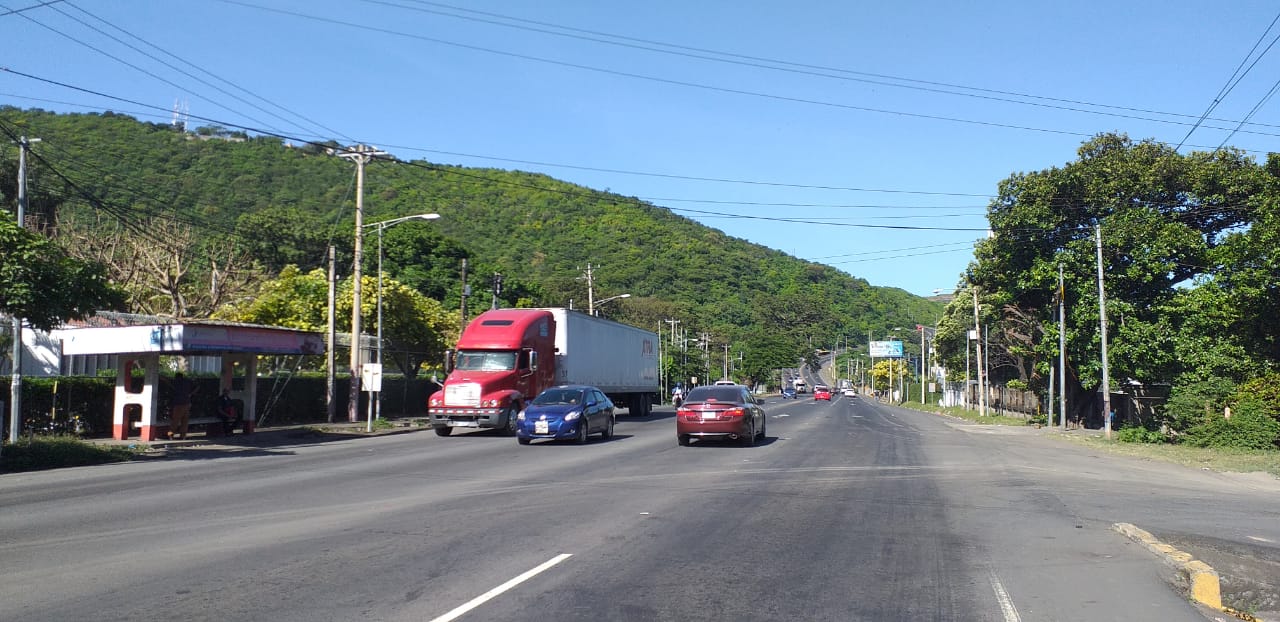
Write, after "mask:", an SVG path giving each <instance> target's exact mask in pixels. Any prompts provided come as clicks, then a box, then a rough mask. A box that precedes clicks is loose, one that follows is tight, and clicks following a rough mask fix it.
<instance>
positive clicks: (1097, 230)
mask: <svg viewBox="0 0 1280 622" xmlns="http://www.w3.org/2000/svg"><path fill="white" fill-rule="evenodd" d="M1093 232H1094V234H1095V239H1096V240H1097V248H1098V324H1099V325H1100V326H1101V334H1100V335H1099V337H1101V338H1102V424H1103V429H1104V430H1106V435H1107V440H1111V371H1110V369H1109V368H1108V366H1107V288H1106V286H1105V285H1104V283H1103V280H1102V225H1099V224H1095V225H1093Z"/></svg>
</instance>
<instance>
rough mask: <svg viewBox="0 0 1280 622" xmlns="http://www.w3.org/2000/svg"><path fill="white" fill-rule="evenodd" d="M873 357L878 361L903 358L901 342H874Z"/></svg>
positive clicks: (872, 345)
mask: <svg viewBox="0 0 1280 622" xmlns="http://www.w3.org/2000/svg"><path fill="white" fill-rule="evenodd" d="M871 356H872V357H873V358H878V359H900V358H902V342H901V341H872V342H871Z"/></svg>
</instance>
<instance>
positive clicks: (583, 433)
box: [516, 385, 614, 445]
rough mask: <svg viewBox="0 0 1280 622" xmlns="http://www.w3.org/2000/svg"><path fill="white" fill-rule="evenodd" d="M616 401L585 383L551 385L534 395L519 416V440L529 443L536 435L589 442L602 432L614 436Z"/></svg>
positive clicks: (606, 435) (517, 436)
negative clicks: (614, 405)
mask: <svg viewBox="0 0 1280 622" xmlns="http://www.w3.org/2000/svg"><path fill="white" fill-rule="evenodd" d="M613 424H614V417H613V402H611V401H609V398H608V397H606V396H605V394H604V392H603V391H601V390H600V389H597V388H595V387H590V386H586V385H563V386H558V387H551V388H550V389H547V390H545V391H543V392H542V393H539V394H538V397H535V398H533V401H531V402H529V405H528V406H527V407H525V409H524V410H522V411H520V414H519V415H517V416H516V440H517V441H519V443H520V444H521V445H528V444H529V443H530V442H532V441H533V439H536V438H543V439H573V440H576V441H578V442H579V443H585V442H587V437H588V436H590V435H592V434H595V433H597V432H599V433H600V436H602V437H603V438H606V439H608V438H612V437H613Z"/></svg>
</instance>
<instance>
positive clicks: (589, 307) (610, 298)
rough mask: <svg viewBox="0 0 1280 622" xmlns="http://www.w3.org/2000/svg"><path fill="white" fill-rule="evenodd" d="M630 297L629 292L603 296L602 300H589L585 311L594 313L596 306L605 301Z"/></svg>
mask: <svg viewBox="0 0 1280 622" xmlns="http://www.w3.org/2000/svg"><path fill="white" fill-rule="evenodd" d="M630 297H631V294H618V295H617V296H610V297H608V298H605V299H604V300H595V301H591V304H590V305H589V306H588V307H587V311H588V313H589V314H590V315H595V314H596V307H599V306H600V305H602V304H604V303H606V302H609V301H611V300H619V299H622V298H630Z"/></svg>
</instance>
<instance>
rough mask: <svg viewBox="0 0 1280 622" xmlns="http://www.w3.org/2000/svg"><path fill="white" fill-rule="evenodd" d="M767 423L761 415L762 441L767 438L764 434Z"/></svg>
mask: <svg viewBox="0 0 1280 622" xmlns="http://www.w3.org/2000/svg"><path fill="white" fill-rule="evenodd" d="M765 425H766V424H765V420H764V417H761V418H760V440H762V441H763V440H764V439H765V436H764V430H765Z"/></svg>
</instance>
